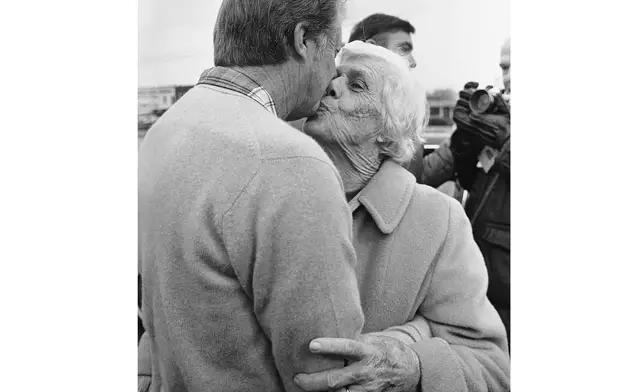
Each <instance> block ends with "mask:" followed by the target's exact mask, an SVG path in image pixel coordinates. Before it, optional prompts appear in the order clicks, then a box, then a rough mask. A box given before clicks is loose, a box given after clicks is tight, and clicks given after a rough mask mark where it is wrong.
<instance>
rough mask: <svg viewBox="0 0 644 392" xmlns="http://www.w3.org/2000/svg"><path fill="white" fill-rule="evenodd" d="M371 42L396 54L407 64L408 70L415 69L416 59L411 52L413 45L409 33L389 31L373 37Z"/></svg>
mask: <svg viewBox="0 0 644 392" xmlns="http://www.w3.org/2000/svg"><path fill="white" fill-rule="evenodd" d="M373 40H374V41H375V42H376V43H378V44H379V45H380V46H383V47H385V48H387V49H389V50H391V51H392V52H394V53H398V54H399V55H401V56H402V57H404V58H405V59H406V60H407V61H408V62H409V68H416V59H414V55H413V54H412V52H413V51H414V44H413V42H412V39H411V35H409V33H405V32H404V31H390V32H386V33H381V34H378V35H376V36H375V37H373Z"/></svg>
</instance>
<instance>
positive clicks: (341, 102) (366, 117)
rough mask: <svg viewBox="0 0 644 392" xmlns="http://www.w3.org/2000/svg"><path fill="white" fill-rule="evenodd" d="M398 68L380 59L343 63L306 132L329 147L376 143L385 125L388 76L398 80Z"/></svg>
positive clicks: (309, 120)
mask: <svg viewBox="0 0 644 392" xmlns="http://www.w3.org/2000/svg"><path fill="white" fill-rule="evenodd" d="M398 72H399V71H398V70H397V69H396V67H395V66H393V65H391V64H389V63H387V62H386V61H385V60H382V59H380V58H378V57H372V56H356V57H349V58H348V59H346V60H343V62H342V63H340V64H339V66H338V68H337V76H336V78H335V79H333V81H332V82H331V84H330V85H329V88H328V89H327V93H326V95H325V96H324V97H323V98H322V101H321V102H320V108H319V109H318V111H317V112H316V113H315V115H313V116H312V117H310V118H309V119H308V120H307V122H306V123H305V124H304V132H305V133H307V134H308V135H310V136H312V137H314V138H316V139H318V140H320V141H324V142H327V143H333V144H340V145H345V146H347V145H360V144H363V143H364V142H367V141H369V140H371V139H375V137H376V135H377V132H379V131H380V129H381V125H382V113H383V106H384V102H383V99H384V95H383V87H384V82H383V80H384V78H385V75H390V77H396V75H397V73H398Z"/></svg>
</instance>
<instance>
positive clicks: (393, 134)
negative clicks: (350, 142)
mask: <svg viewBox="0 0 644 392" xmlns="http://www.w3.org/2000/svg"><path fill="white" fill-rule="evenodd" d="M355 56H373V57H377V58H379V59H382V60H384V61H386V62H387V63H390V64H392V65H394V69H395V70H396V71H395V72H394V73H392V74H389V75H385V77H384V79H383V83H384V86H383V89H382V97H380V98H381V99H382V102H383V112H382V119H383V126H382V131H381V133H380V134H379V145H380V147H381V150H382V154H383V155H385V156H387V157H389V158H391V159H392V160H394V161H395V162H397V163H399V164H403V163H406V162H408V161H410V160H411V159H412V158H413V156H414V152H415V151H416V148H417V147H418V145H419V144H421V143H422V138H421V135H422V133H423V130H424V128H425V124H426V123H427V121H426V120H427V116H428V107H427V100H426V97H425V89H424V88H422V86H421V85H420V84H419V83H418V81H417V80H416V79H415V78H414V76H413V75H412V74H411V70H410V69H409V65H408V64H407V62H406V60H405V59H404V58H403V57H401V56H399V55H397V54H395V53H394V52H392V51H390V50H388V49H386V48H383V47H381V46H377V45H373V44H368V43H364V42H361V41H354V42H350V43H348V44H347V45H345V46H344V47H343V48H342V50H341V51H340V53H339V54H338V58H337V59H336V60H337V62H338V64H339V63H342V62H343V61H344V60H345V59H348V58H350V57H355Z"/></svg>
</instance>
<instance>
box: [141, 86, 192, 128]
mask: <svg viewBox="0 0 644 392" xmlns="http://www.w3.org/2000/svg"><path fill="white" fill-rule="evenodd" d="M192 87H193V86H190V85H178V86H156V87H139V129H143V130H145V129H148V128H149V127H150V126H152V124H154V122H155V121H156V120H157V119H158V118H159V117H160V116H161V115H162V114H163V113H165V111H166V110H168V109H169V108H170V106H172V105H174V103H175V102H177V100H178V99H179V98H181V97H182V96H183V95H184V94H185V93H186V92H188V90H190V89H191V88H192Z"/></svg>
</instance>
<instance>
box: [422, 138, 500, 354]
mask: <svg viewBox="0 0 644 392" xmlns="http://www.w3.org/2000/svg"><path fill="white" fill-rule="evenodd" d="M508 143H509V141H508ZM507 151H508V153H507V154H506V155H504V156H503V157H499V158H497V160H496V162H495V163H494V166H493V167H492V168H491V169H490V171H489V172H488V173H485V172H484V171H483V170H482V169H476V173H475V179H474V182H473V184H472V185H471V187H470V189H467V191H468V192H469V193H470V195H469V199H468V201H467V203H466V205H465V211H466V213H467V216H468V217H469V218H470V220H472V218H473V217H474V214H475V212H476V211H477V210H478V209H479V206H481V202H482V201H483V200H482V199H483V195H484V194H485V192H486V190H487V188H488V186H489V184H490V183H491V182H492V181H493V178H494V177H496V176H497V173H498V179H497V180H496V183H495V184H494V186H493V187H492V190H491V192H490V195H489V196H488V198H487V200H486V201H485V204H484V205H483V207H482V208H481V210H480V212H479V216H478V217H477V219H476V221H474V222H473V225H472V230H473V232H474V239H475V240H476V243H477V244H478V246H479V248H480V250H481V253H483V257H484V258H485V264H486V266H487V270H488V276H489V285H488V291H487V295H488V298H489V299H490V302H491V303H492V305H494V307H495V308H496V309H497V311H498V312H499V315H500V316H501V319H502V320H503V324H504V325H505V329H506V332H507V334H508V342H509V341H510V153H509V151H510V150H509V145H508V150H507ZM455 166H457V165H455V162H454V155H453V154H452V153H451V151H450V148H449V143H448V142H445V143H443V144H442V145H441V147H440V148H439V149H437V150H436V151H434V152H433V153H431V154H429V155H427V156H426V157H425V158H424V159H423V175H422V183H424V184H426V185H430V186H433V187H438V186H440V185H441V184H442V183H444V182H445V181H450V180H454V179H455V173H454V167H455Z"/></svg>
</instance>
